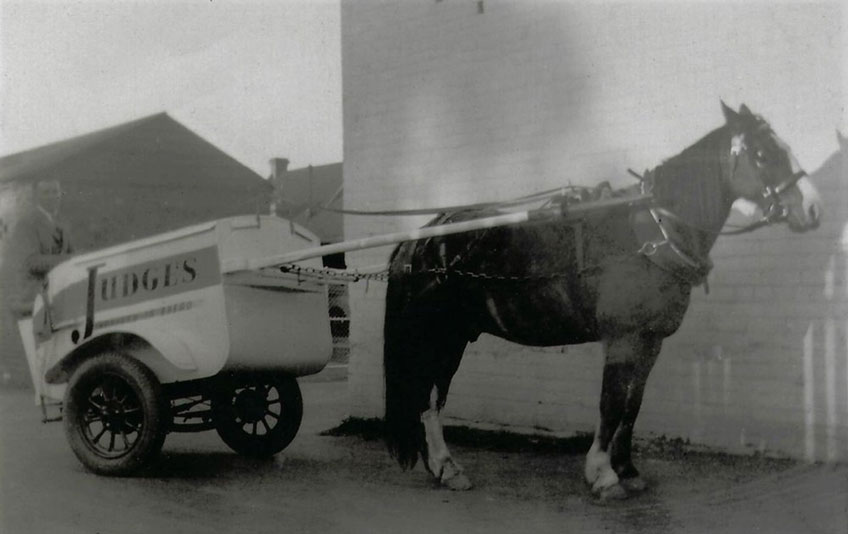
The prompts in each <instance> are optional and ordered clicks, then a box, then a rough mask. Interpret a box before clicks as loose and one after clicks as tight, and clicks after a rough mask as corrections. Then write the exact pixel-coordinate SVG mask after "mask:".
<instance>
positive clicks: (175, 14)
mask: <svg viewBox="0 0 848 534" xmlns="http://www.w3.org/2000/svg"><path fill="white" fill-rule="evenodd" d="M339 16H340V8H339V0H286V1H274V0H240V1H235V0H136V1H128V0H63V1H56V0H52V1H47V0H26V1H20V0H0V155H7V154H11V153H15V152H19V151H21V150H25V149H28V148H33V147H36V146H41V145H44V144H47V143H51V142H54V141H59V140H62V139H66V138H68V137H72V136H75V135H81V134H85V133H88V132H91V131H94V130H97V129H100V128H105V127H109V126H112V125H115V124H120V123H123V122H127V121H131V120H134V119H138V118H141V117H145V116H148V115H152V114H155V113H159V112H162V111H165V112H167V113H168V114H169V115H170V116H171V117H173V118H174V119H176V120H177V121H179V122H180V123H182V124H183V125H185V126H187V127H188V128H190V129H191V130H193V131H194V132H196V133H197V134H199V135H200V136H202V137H203V138H205V139H206V140H207V141H209V142H211V143H213V144H214V145H216V146H217V147H218V148H220V149H222V150H223V151H224V152H226V153H228V154H229V155H231V156H233V157H234V158H236V159H237V160H239V161H240V162H242V163H244V164H245V165H247V166H248V167H250V168H252V169H253V170H254V171H256V172H257V173H259V174H260V175H262V176H267V175H268V174H269V170H270V167H269V164H268V160H269V159H270V158H272V157H286V158H288V159H289V160H291V168H298V167H304V166H307V165H310V164H312V165H320V164H324V163H334V162H339V161H341V160H342V110H341V102H342V97H341V86H342V83H341V47H340V29H339V23H340V20H339Z"/></svg>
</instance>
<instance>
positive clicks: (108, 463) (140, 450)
mask: <svg viewBox="0 0 848 534" xmlns="http://www.w3.org/2000/svg"><path fill="white" fill-rule="evenodd" d="M110 375H111V376H112V377H114V378H118V379H120V380H121V381H123V382H124V383H125V384H126V385H127V386H129V388H130V389H131V390H132V392H133V393H135V396H136V398H137V400H138V403H139V404H140V406H141V412H142V422H141V427H140V430H139V432H138V437H137V438H136V440H135V442H133V444H132V445H131V446H130V448H129V450H128V451H127V452H126V453H125V454H123V455H122V456H119V457H116V458H106V457H104V456H103V455H101V454H98V453H97V452H96V450H94V449H93V447H92V446H91V445H90V443H89V442H88V441H87V439H86V438H85V437H84V424H83V422H82V417H83V416H84V415H85V409H84V407H85V401H86V399H87V397H88V395H89V393H90V392H91V391H93V388H94V387H96V385H97V384H98V382H99V381H101V380H103V378H104V377H107V376H110ZM169 410H170V403H169V401H168V400H167V399H166V398H165V396H164V394H163V392H162V386H161V385H160V384H159V380H158V379H157V378H156V376H155V375H154V374H153V372H152V371H151V370H150V369H149V368H147V367H146V366H145V365H143V364H142V363H141V362H139V361H138V360H136V359H134V358H132V357H130V356H128V355H126V354H123V353H118V352H106V353H103V354H100V355H98V356H95V357H93V358H91V359H89V360H86V361H84V362H83V363H82V364H80V366H79V367H77V369H76V370H75V371H74V373H73V375H72V376H71V379H70V381H69V382H68V387H67V390H66V391H65V400H64V416H63V424H64V428H65V435H66V436H67V439H68V443H70V445H71V450H73V452H74V454H75V455H76V456H77V458H78V459H79V461H80V462H81V463H82V465H83V466H84V467H85V468H86V469H88V470H89V471H92V472H94V473H97V474H99V475H108V476H128V475H132V474H134V473H136V472H137V471H138V470H140V469H142V468H143V467H145V466H147V465H148V464H149V463H150V462H151V461H152V460H153V459H154V458H155V457H156V456H157V455H158V454H159V452H160V451H161V450H162V445H163V443H164V442H165V436H166V434H167V429H168V425H169V422H170V413H169Z"/></svg>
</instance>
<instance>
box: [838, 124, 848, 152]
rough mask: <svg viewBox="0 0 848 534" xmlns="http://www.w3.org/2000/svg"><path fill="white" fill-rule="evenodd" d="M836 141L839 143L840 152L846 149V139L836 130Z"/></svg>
mask: <svg viewBox="0 0 848 534" xmlns="http://www.w3.org/2000/svg"><path fill="white" fill-rule="evenodd" d="M836 140H837V141H839V148H841V149H842V150H845V149H846V148H848V139H846V138H845V136H844V135H842V132H840V131H839V130H838V129H837V130H836Z"/></svg>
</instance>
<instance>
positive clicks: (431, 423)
mask: <svg viewBox="0 0 848 534" xmlns="http://www.w3.org/2000/svg"><path fill="white" fill-rule="evenodd" d="M438 398H439V388H438V386H433V392H432V394H431V396H430V408H429V409H428V410H427V411H425V412H424V413H422V414H421V422H422V423H423V424H424V436H425V439H426V444H427V450H426V452H423V456H424V459H425V462H426V465H427V470H428V471H430V473H432V474H433V476H434V477H436V478H437V479H438V480H439V482H440V483H441V484H442V485H444V486H447V487H448V488H450V489H452V490H467V489H470V488H471V481H470V480H469V479H468V477H467V476H465V474H464V473H463V472H462V467H461V466H460V465H459V464H458V463H457V462H456V461H455V460H454V459H453V457H452V456H451V453H450V451H449V450H448V446H447V444H446V443H445V438H444V432H443V427H442V417H441V409H440V408H439V405H438Z"/></svg>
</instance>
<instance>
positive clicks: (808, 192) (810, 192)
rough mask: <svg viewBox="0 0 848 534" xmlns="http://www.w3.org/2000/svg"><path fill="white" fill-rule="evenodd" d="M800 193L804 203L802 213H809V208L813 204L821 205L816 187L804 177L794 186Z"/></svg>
mask: <svg viewBox="0 0 848 534" xmlns="http://www.w3.org/2000/svg"><path fill="white" fill-rule="evenodd" d="M795 185H796V186H797V187H798V190H799V191H800V192H801V198H802V199H803V202H804V213H809V212H810V206H812V205H813V204H821V196H819V191H818V189H816V186H814V185H813V182H811V181H810V180H809V179H808V178H807V177H806V176H804V177H803V178H801V179H800V180H798V182H796V184H795Z"/></svg>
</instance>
